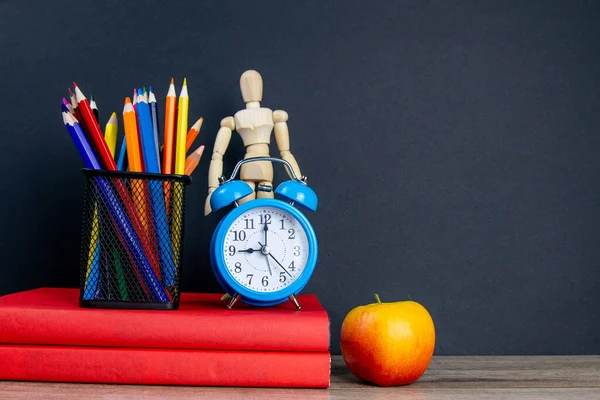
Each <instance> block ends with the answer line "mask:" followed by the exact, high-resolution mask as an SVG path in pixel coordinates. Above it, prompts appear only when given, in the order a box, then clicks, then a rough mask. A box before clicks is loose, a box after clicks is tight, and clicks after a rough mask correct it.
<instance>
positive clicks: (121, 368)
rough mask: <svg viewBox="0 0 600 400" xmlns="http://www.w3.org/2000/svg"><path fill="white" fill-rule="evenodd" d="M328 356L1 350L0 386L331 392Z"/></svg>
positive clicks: (30, 348) (55, 348)
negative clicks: (64, 384)
mask: <svg viewBox="0 0 600 400" xmlns="http://www.w3.org/2000/svg"><path fill="white" fill-rule="evenodd" d="M330 366H331V358H330V355H329V353H327V352H309V353H302V352H273V351H271V352H256V351H252V352H251V351H246V352H245V351H222V350H162V349H123V348H100V347H69V346H21V345H0V380H16V381H46V382H85V383H121V384H143V385H197V386H254V387H305V388H327V387H329V374H330Z"/></svg>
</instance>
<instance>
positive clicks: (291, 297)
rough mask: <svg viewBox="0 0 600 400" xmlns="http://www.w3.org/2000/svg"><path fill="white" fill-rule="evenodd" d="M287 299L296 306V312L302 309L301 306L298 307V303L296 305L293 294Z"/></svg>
mask: <svg viewBox="0 0 600 400" xmlns="http://www.w3.org/2000/svg"><path fill="white" fill-rule="evenodd" d="M289 299H290V301H291V302H292V303H294V305H295V306H296V310H299V309H301V308H302V306H301V305H300V303H298V299H297V298H296V295H295V294H290V296H289Z"/></svg>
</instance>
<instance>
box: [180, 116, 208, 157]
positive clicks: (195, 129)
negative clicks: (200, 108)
mask: <svg viewBox="0 0 600 400" xmlns="http://www.w3.org/2000/svg"><path fill="white" fill-rule="evenodd" d="M202 122H204V118H202V117H200V118H198V121H196V123H195V124H194V125H192V127H191V128H190V130H189V132H188V133H187V136H186V139H185V151H186V152H187V151H189V150H190V147H192V144H193V143H194V140H196V137H198V133H199V132H200V128H201V127H202Z"/></svg>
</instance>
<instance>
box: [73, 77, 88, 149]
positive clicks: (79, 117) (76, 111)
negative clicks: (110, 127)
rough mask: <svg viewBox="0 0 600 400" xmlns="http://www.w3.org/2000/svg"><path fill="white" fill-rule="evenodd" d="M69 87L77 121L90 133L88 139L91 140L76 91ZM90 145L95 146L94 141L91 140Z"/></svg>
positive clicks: (86, 132)
mask: <svg viewBox="0 0 600 400" xmlns="http://www.w3.org/2000/svg"><path fill="white" fill-rule="evenodd" d="M68 89H69V96H70V97H71V107H73V116H74V117H75V119H76V120H77V122H79V124H80V125H81V127H82V128H83V131H84V132H85V134H86V135H88V140H89V139H90V138H89V134H88V130H87V127H86V126H85V122H84V121H83V117H82V116H81V110H80V109H79V104H77V97H75V93H73V91H72V90H71V88H68ZM90 145H91V146H92V147H94V143H92V142H90Z"/></svg>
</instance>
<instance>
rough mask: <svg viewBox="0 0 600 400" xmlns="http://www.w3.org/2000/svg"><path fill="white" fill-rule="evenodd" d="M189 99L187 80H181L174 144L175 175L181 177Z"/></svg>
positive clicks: (183, 163)
mask: <svg viewBox="0 0 600 400" xmlns="http://www.w3.org/2000/svg"><path fill="white" fill-rule="evenodd" d="M189 105H190V102H189V97H188V90H187V80H186V78H183V86H182V88H181V92H180V93H179V107H178V110H177V113H178V115H177V136H176V144H175V173H176V174H178V175H183V174H184V173H185V154H186V151H185V145H186V136H187V130H188V109H189Z"/></svg>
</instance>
